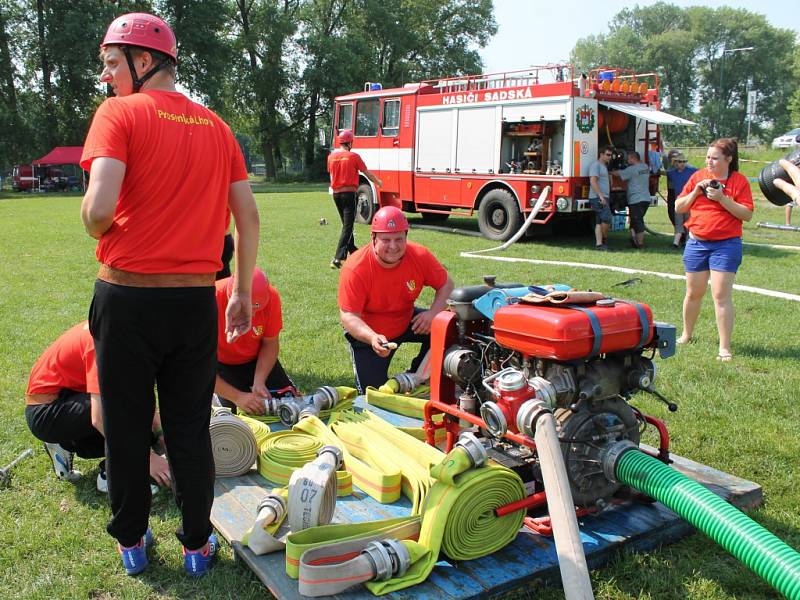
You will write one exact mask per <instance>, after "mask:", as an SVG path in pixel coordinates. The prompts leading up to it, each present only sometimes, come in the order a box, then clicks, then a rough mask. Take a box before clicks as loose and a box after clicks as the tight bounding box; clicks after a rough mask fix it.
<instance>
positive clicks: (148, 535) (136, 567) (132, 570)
mask: <svg viewBox="0 0 800 600" xmlns="http://www.w3.org/2000/svg"><path fill="white" fill-rule="evenodd" d="M152 545H153V532H152V530H151V529H150V528H149V527H148V528H147V531H146V532H145V534H144V535H143V536H142V539H140V540H139V543H138V544H136V545H135V546H131V547H130V548H126V547H125V546H122V545H121V544H118V545H117V547H118V549H119V554H120V556H122V566H123V567H125V572H126V573H127V574H128V575H138V574H139V573H141V572H142V571H144V570H145V569H146V568H147V565H149V564H150V561H149V560H147V551H148V550H149V549H150V546H152Z"/></svg>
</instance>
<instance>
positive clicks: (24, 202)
mask: <svg viewBox="0 0 800 600" xmlns="http://www.w3.org/2000/svg"><path fill="white" fill-rule="evenodd" d="M318 189H319V188H318ZM323 189H324V188H323ZM257 200H258V203H259V207H260V210H261V215H262V224H263V227H262V234H261V246H260V249H259V260H258V262H259V265H260V266H261V267H263V268H264V269H265V270H266V271H267V273H268V274H269V277H270V279H271V280H272V282H273V283H274V284H275V285H276V286H277V288H278V289H279V290H280V292H281V295H282V298H283V306H284V332H283V335H282V338H281V343H282V362H283V363H284V365H285V366H286V368H287V370H288V371H289V372H290V373H291V374H292V376H293V377H294V378H295V380H296V381H297V382H298V383H299V384H300V385H301V386H302V387H303V389H305V390H309V389H313V388H314V387H315V386H317V385H320V384H350V383H351V381H352V368H351V366H350V363H349V356H348V352H347V348H346V346H345V343H344V341H343V339H342V336H341V329H340V327H339V325H338V318H337V307H336V287H337V273H336V272H333V271H330V270H329V269H328V262H329V261H330V258H331V255H332V253H333V250H334V246H335V243H336V238H337V236H338V226H337V225H336V224H337V223H338V217H337V215H336V211H335V208H334V206H333V203H332V202H331V201H330V199H329V197H328V196H327V195H326V194H325V193H324V192H319V191H316V192H298V193H286V192H276V193H271V194H258V195H257ZM79 204H80V198H79V197H78V196H55V195H27V194H26V195H6V196H5V197H0V256H2V259H3V262H4V268H3V269H2V271H0V289H2V290H3V293H2V294H0V410H2V411H3V413H4V414H5V415H6V417H5V418H4V419H3V420H2V422H0V463H1V464H5V463H7V462H8V461H10V460H11V459H12V458H13V457H14V456H16V454H17V453H19V452H20V451H22V450H23V449H24V448H26V447H29V446H30V447H34V448H35V450H36V454H35V458H32V459H28V460H27V461H25V462H23V463H22V464H20V465H18V466H17V468H16V469H15V470H14V472H13V478H12V481H11V483H10V485H9V486H7V487H5V488H2V489H0V506H2V510H0V591H3V592H5V593H4V596H5V597H13V598H43V599H44V598H159V599H161V598H254V599H255V598H262V597H264V596H267V595H268V592H267V591H266V589H265V588H264V587H263V586H262V585H261V583H260V582H259V581H258V580H257V579H256V578H255V576H254V575H252V573H251V572H250V571H249V570H248V569H247V567H245V566H243V565H242V564H241V563H239V562H235V561H234V559H233V555H232V552H231V550H230V548H229V547H228V546H227V545H223V550H222V555H221V560H220V563H219V565H218V566H217V567H216V568H215V569H214V572H213V574H212V575H211V576H209V577H206V578H205V579H203V580H201V581H190V580H189V579H188V578H187V577H185V576H184V574H183V572H182V566H181V564H182V563H181V559H180V551H179V544H178V541H177V540H176V539H175V537H174V535H172V533H173V532H174V530H175V529H176V528H177V527H178V525H179V514H178V511H177V510H176V508H175V507H174V505H173V503H172V500H171V498H169V497H168V496H167V495H166V494H162V495H160V496H158V497H156V500H155V503H154V507H153V514H152V517H151V525H152V526H153V529H154V532H155V534H156V537H157V539H158V544H157V546H156V547H155V552H154V553H153V565H152V568H150V569H148V571H147V572H146V574H145V575H144V576H143V577H139V578H136V579H133V578H128V577H126V576H125V575H124V574H123V572H122V569H121V568H120V565H119V563H118V561H119V559H118V557H117V555H116V553H115V551H114V543H113V540H112V539H111V538H110V537H109V536H108V535H107V534H106V533H105V525H106V523H107V520H108V517H109V510H108V507H107V504H106V499H105V498H104V497H102V496H100V495H99V494H97V493H96V492H95V490H94V480H95V476H96V474H97V465H96V463H97V461H85V460H80V459H79V460H77V461H76V462H77V468H79V469H80V470H82V471H83V472H84V474H85V477H84V478H83V479H82V480H81V481H80V482H79V483H78V484H77V485H74V486H73V485H69V484H63V483H60V482H57V481H56V480H55V478H54V476H53V474H52V470H51V468H50V464H49V461H48V459H47V457H46V456H45V454H44V453H43V451H42V450H41V449H40V444H38V442H36V440H35V439H34V438H33V437H32V436H31V434H30V433H29V431H28V429H27V426H26V424H25V420H24V416H23V402H24V401H23V394H24V391H25V386H26V382H27V376H28V372H29V370H30V367H31V365H32V364H33V362H34V361H35V359H36V357H37V356H38V355H39V353H40V352H41V351H42V350H43V349H44V348H45V347H46V346H47V345H48V344H49V343H50V342H51V341H52V340H54V339H55V338H56V337H57V336H58V335H60V334H61V333H62V332H63V331H64V330H65V329H67V328H68V327H69V326H71V325H72V324H74V323H75V322H77V321H79V320H80V319H83V318H85V317H86V314H87V311H88V306H89V302H90V299H91V294H92V286H93V281H94V275H95V272H96V268H97V265H96V263H95V260H94V245H95V243H94V241H93V240H91V239H90V238H89V237H87V236H86V235H85V233H84V232H83V229H82V227H81V225H80V219H79V216H78V207H79ZM781 215H782V212H779V209H772V208H770V207H768V206H767V205H766V204H765V203H764V202H763V201H759V202H758V207H757V212H756V216H755V219H754V221H756V220H767V221H772V222H779V221H780V220H781ZM321 217H325V218H326V219H327V220H328V222H329V223H330V225H327V226H320V225H319V220H320V218H321ZM412 221H413V222H418V219H417V218H412ZM647 221H648V223H649V224H650V226H651V227H652V228H653V229H654V230H656V231H662V232H665V233H666V232H668V231H669V223H668V221H667V218H666V211H665V209H664V208H663V206H662V207H659V208H653V209H651V210H650V212H649V213H648V215H647ZM450 224H451V225H452V226H454V227H458V228H463V229H469V230H476V229H477V227H476V224H475V220H474V219H453V220H451V222H450ZM367 238H368V230H367V228H366V227H365V226H357V228H356V241H357V243H359V244H362V243H364V241H365V240H367ZM411 238H412V239H413V240H415V241H418V242H421V243H423V244H425V245H427V246H428V247H429V248H431V250H433V252H434V253H436V255H437V256H439V258H440V259H441V260H442V262H443V263H444V264H445V265H446V266H447V268H448V269H449V270H450V272H451V274H452V276H453V278H454V279H455V281H456V283H457V284H458V285H469V284H475V283H479V282H480V280H481V277H482V275H484V274H493V275H496V276H497V277H498V280H500V281H502V280H506V281H508V280H516V281H520V282H523V283H548V282H562V283H569V284H571V285H573V286H575V287H577V288H583V289H586V288H591V289H594V290H601V291H605V292H608V293H613V294H615V295H619V296H623V297H628V298H631V299H634V300H639V301H644V302H647V303H649V304H650V305H651V307H652V309H653V312H654V314H655V316H656V318H657V319H658V320H661V321H669V322H673V323H676V324H678V325H679V324H680V307H681V301H682V298H683V291H684V287H683V283H682V282H681V281H669V280H665V279H661V278H656V277H651V276H640V277H641V280H642V281H641V283H637V284H634V285H630V286H627V287H613V286H614V284H616V283H619V282H621V281H624V280H627V279H630V278H631V276H629V275H625V274H621V273H614V272H609V271H591V270H588V269H579V268H570V267H564V266H542V265H532V264H524V263H520V264H512V263H499V262H490V261H485V260H476V259H467V258H462V257H460V256H459V253H460V252H462V251H465V250H472V249H480V248H489V247H491V246H492V245H493V244H492V243H490V242H488V241H486V240H483V239H480V238H474V237H467V236H459V235H454V234H446V233H440V232H432V231H423V230H415V231H412V233H411ZM745 239H746V241H757V242H767V243H777V244H787V245H788V244H793V245H796V246H800V234H793V233H789V232H779V231H769V230H763V229H756V228H755V227H754V226H753V225H751V224H748V225H747V226H746V232H745ZM646 241H647V244H648V247H647V249H646V250H644V251H641V252H637V251H634V250H632V249H630V248H629V247H628V244H627V232H618V233H613V234H612V236H611V246H612V249H613V250H614V251H613V252H610V253H608V254H601V253H597V252H595V251H594V250H593V249H592V246H593V242H592V240H591V239H589V238H570V237H554V238H549V239H545V240H537V241H528V242H524V243H520V244H517V245H515V246H513V247H512V248H511V249H509V250H508V251H507V252H506V253H505V254H506V255H508V256H516V257H527V258H538V259H544V260H553V261H558V260H569V261H576V262H591V263H603V264H609V265H618V266H626V267H634V268H641V269H646V270H652V271H663V272H670V273H677V274H680V273H682V264H681V260H680V255H679V253H676V252H675V251H673V250H672V249H671V248H670V247H669V244H670V241H671V239H670V238H669V237H666V236H664V237H654V236H651V235H648V236H647V238H646ZM799 259H800V253H797V252H791V251H787V250H774V249H769V248H754V247H747V248H746V250H745V259H744V264H743V267H742V270H741V271H740V273H739V275H738V276H737V283H742V284H748V285H754V286H760V287H765V288H770V289H777V290H783V291H787V292H791V293H794V294H798V293H800V269H798V266H797V265H798V260H799ZM424 298H425V299H430V294H428V293H426V295H425V296H424ZM734 301H735V304H736V309H737V318H736V329H735V332H734V340H733V350H734V353H735V355H736V356H735V359H734V362H733V363H729V364H720V363H718V362H717V361H715V360H714V356H715V355H716V344H717V341H716V330H715V326H714V321H713V308H712V306H711V299H710V297H708V298H706V301H705V304H704V307H703V311H702V314H701V316H700V321H699V326H698V328H697V338H698V339H697V341H696V342H695V343H693V344H690V345H688V346H686V347H682V348H681V349H680V351H679V353H678V355H677V356H676V357H674V358H672V359H669V360H666V361H661V360H657V366H658V376H657V378H656V385H657V387H658V389H659V390H660V391H661V392H662V393H664V394H665V395H666V396H667V397H669V398H670V399H672V400H674V401H676V402H678V403H679V405H680V410H679V412H678V413H675V414H670V413H668V412H666V409H665V407H664V406H663V405H662V404H661V403H660V402H658V401H657V400H654V399H653V398H651V397H637V398H636V399H635V404H636V405H637V406H639V407H640V408H641V409H642V410H644V411H645V412H648V413H650V414H653V415H655V416H657V417H661V418H664V419H666V421H667V423H668V425H669V427H670V431H671V435H672V444H673V446H672V449H673V451H674V452H675V453H677V454H680V455H682V456H686V457H688V458H691V459H693V460H696V461H699V462H701V463H705V464H708V465H711V466H714V467H716V468H719V469H722V470H724V471H726V472H729V473H733V474H735V475H738V476H740V477H744V478H746V479H750V480H753V481H756V482H758V483H759V484H761V485H762V486H763V488H764V494H765V505H764V506H763V507H762V508H760V509H758V510H755V511H752V513H751V515H752V516H753V517H754V518H755V519H756V520H757V521H759V522H760V523H762V524H763V525H765V526H766V527H767V528H769V529H770V530H771V531H773V532H775V533H776V534H777V535H778V536H779V537H780V538H781V539H783V540H785V541H786V542H787V543H789V544H790V545H792V546H793V547H795V548H798V547H800V500H799V499H798V494H797V489H798V487H800V468H799V467H798V459H797V457H798V455H800V425H798V409H797V403H796V400H797V389H798V388H800V370H798V369H797V354H798V343H797V337H796V336H797V329H798V325H800V318H799V317H798V314H800V312H798V309H800V305H798V303H795V302H788V301H783V300H778V299H773V298H767V297H763V296H757V295H753V294H748V293H743V292H736V293H735V295H734ZM407 356H408V353H407V352H406V353H405V354H403V355H402V356H401V357H400V358H401V359H402V358H404V357H407ZM592 582H593V587H594V590H595V593H596V596H597V598H608V599H611V598H613V599H617V598H629V599H634V598H637V599H638V598H652V599H662V598H669V599H675V600H678V599H683V598H692V599H696V600H700V599H703V600H705V599H714V600H722V599H733V598H771V597H777V596H776V595H775V594H774V593H773V592H772V591H771V589H770V588H769V587H768V586H767V585H766V584H765V583H763V582H761V581H760V580H759V579H758V578H757V577H755V576H754V575H752V574H751V573H750V571H748V570H747V568H746V567H744V566H742V565H740V564H739V563H738V562H737V561H736V560H735V559H733V558H732V557H730V556H729V555H727V554H726V553H725V552H724V551H723V550H721V549H720V548H719V547H718V546H717V545H716V544H714V543H713V542H711V541H709V540H708V539H707V538H705V537H704V536H703V535H701V534H698V535H694V536H692V537H690V538H688V539H686V540H683V541H681V542H679V543H677V544H674V545H671V546H668V547H665V548H662V549H660V550H655V551H653V552H650V553H646V554H637V555H630V554H627V555H622V556H620V557H619V558H617V559H616V560H615V561H614V562H613V563H612V564H610V565H608V566H606V567H603V568H601V569H597V570H595V571H593V572H592ZM523 596H529V597H534V596H535V597H537V598H559V597H562V592H561V590H560V586H559V585H558V583H556V584H555V585H551V586H549V587H542V586H535V587H532V588H529V589H528V590H526V591H524V592H519V593H515V594H511V595H509V597H523Z"/></svg>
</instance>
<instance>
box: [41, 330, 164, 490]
mask: <svg viewBox="0 0 800 600" xmlns="http://www.w3.org/2000/svg"><path fill="white" fill-rule="evenodd" d="M25 420H26V421H27V422H28V428H29V429H30V430H31V433H32V434H33V435H34V436H36V437H37V438H38V439H40V440H42V441H43V442H44V446H45V450H46V451H47V454H48V455H49V456H50V460H51V461H52V463H53V470H54V471H55V473H56V476H57V477H58V478H59V479H63V480H66V481H76V480H77V479H78V478H79V477H80V475H81V474H80V472H79V471H75V470H73V468H72V459H73V455H74V454H77V455H78V456H80V457H81V458H101V457H104V456H105V455H106V452H105V438H104V436H103V409H102V406H101V400H100V384H99V383H98V381H97V365H96V363H95V358H94V340H93V339H92V334H91V333H89V324H88V323H87V322H86V321H82V322H81V323H78V324H77V325H75V326H73V327H71V328H70V329H68V330H67V331H66V332H64V333H63V334H61V336H60V337H59V338H58V339H57V340H56V341H55V342H53V343H52V344H51V345H50V346H49V347H48V348H47V350H45V351H44V353H42V355H41V356H40V357H39V358H38V360H37V361H36V363H35V364H34V365H33V369H32V370H31V375H30V378H29V379H28V391H27V392H26V393H25ZM160 429H161V424H160V420H159V419H158V413H156V415H155V416H154V418H153V426H152V430H153V432H154V435H153V437H152V438H151V440H152V442H153V444H155V443H156V442H157V440H158V437H157V435H156V434H155V432H158V431H159V430H160ZM150 476H151V477H152V478H153V479H154V480H155V481H157V482H158V483H159V484H160V485H166V486H169V485H170V478H169V465H168V464H167V461H166V459H165V458H164V457H163V456H160V455H159V454H157V453H156V452H155V451H153V450H152V449H151V451H150ZM97 489H98V491H100V492H108V481H107V478H106V469H105V460H103V461H101V462H100V472H99V473H98V474H97ZM156 490H157V488H156Z"/></svg>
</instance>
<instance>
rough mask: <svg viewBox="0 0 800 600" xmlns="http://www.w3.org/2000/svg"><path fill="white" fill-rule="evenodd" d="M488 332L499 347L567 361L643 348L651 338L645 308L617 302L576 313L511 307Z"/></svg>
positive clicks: (650, 322) (579, 309) (498, 314)
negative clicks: (492, 335)
mask: <svg viewBox="0 0 800 600" xmlns="http://www.w3.org/2000/svg"><path fill="white" fill-rule="evenodd" d="M588 313H591V315H593V317H594V318H590V316H589V314H588ZM592 321H594V326H593V324H592ZM493 329H494V332H495V339H496V340H497V343H498V344H500V345H501V346H505V347H506V348H511V349H512V350H516V351H518V352H521V353H523V354H525V355H527V356H534V357H537V358H549V359H552V360H560V361H567V360H575V359H581V358H588V357H590V356H591V355H593V354H604V353H606V352H621V351H624V350H631V349H633V348H636V347H638V346H644V345H646V344H647V343H648V342H650V340H651V339H652V338H653V313H652V312H651V310H650V307H649V306H647V305H646V304H639V303H636V302H627V301H620V300H616V301H613V302H612V301H608V300H606V301H601V304H600V305H595V304H592V305H589V304H587V305H580V306H578V307H575V305H573V306H565V305H547V306H543V305H537V304H511V305H509V306H504V307H502V308H500V309H498V310H497V311H496V312H495V314H494V325H493ZM643 330H644V332H643ZM595 331H599V332H600V339H599V341H598V340H596V339H595V337H596V336H595Z"/></svg>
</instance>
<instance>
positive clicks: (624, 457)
mask: <svg viewBox="0 0 800 600" xmlns="http://www.w3.org/2000/svg"><path fill="white" fill-rule="evenodd" d="M635 449H636V447H635V446H633V445H632V444H629V445H628V444H625V443H621V444H618V445H616V446H614V447H612V448H611V449H610V450H609V451H608V452H607V453H606V457H605V460H604V465H603V466H604V469H605V470H606V474H609V471H611V472H612V473H613V474H614V478H615V479H616V480H617V481H619V482H621V483H625V484H627V485H630V486H633V487H634V488H636V489H637V490H640V491H641V492H644V493H645V494H647V495H648V496H650V497H652V498H655V499H656V500H658V501H659V502H661V503H662V504H664V505H665V506H667V507H669V508H670V509H672V510H673V511H675V512H676V513H677V514H678V515H680V516H681V517H683V518H684V519H686V520H687V521H688V522H689V523H691V524H692V525H693V526H694V527H696V528H697V529H699V530H700V531H702V532H703V533H705V534H706V535H708V536H709V537H710V538H711V539H712V540H714V541H715V542H717V543H718V544H719V545H720V546H722V547H723V548H725V550H727V551H728V552H730V553H731V554H732V555H733V556H735V557H736V558H737V559H739V560H740V561H742V562H743V563H744V564H745V565H747V566H748V567H750V569H752V570H753V571H754V572H755V573H756V574H757V575H758V576H759V577H761V578H762V579H764V580H765V581H766V582H767V583H769V584H770V585H771V586H773V587H774V588H775V589H776V590H778V591H779V592H780V593H781V594H783V595H784V596H786V597H787V598H789V599H790V600H800V553H798V552H796V551H795V550H794V549H792V548H791V547H790V546H788V545H787V544H785V543H784V542H782V541H781V540H780V539H778V538H777V537H776V536H774V535H773V534H772V533H770V532H769V531H767V530H766V529H764V528H763V527H762V526H761V525H759V524H758V523H756V522H755V521H753V520H752V519H750V518H749V517H748V516H747V515H745V514H744V513H742V512H741V511H739V510H738V509H737V508H735V507H734V506H731V505H730V504H728V503H727V502H725V501H724V500H723V499H722V498H720V497H719V496H717V495H716V494H714V493H713V492H710V491H709V490H707V489H706V488H704V487H703V486H702V485H700V484H699V483H697V482H695V481H692V480H691V479H689V478H688V477H686V476H684V475H682V474H681V473H678V472H677V471H675V470H674V469H672V468H670V467H668V466H667V465H665V464H664V463H662V462H660V461H659V460H657V459H655V458H653V457H652V456H648V455H647V454H644V453H643V452H639V451H636V452H630V451H629V450H635Z"/></svg>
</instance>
